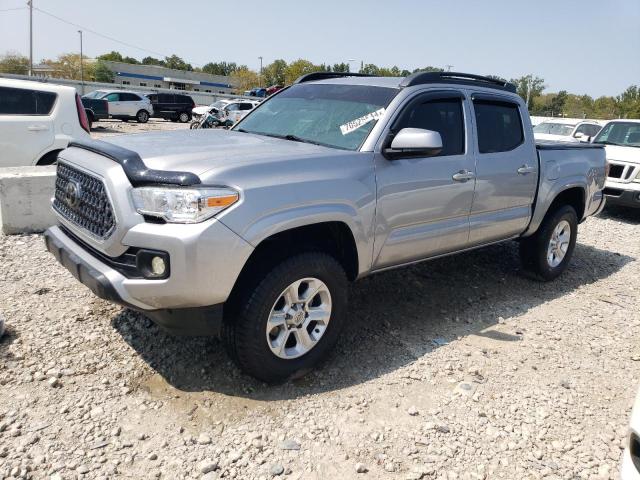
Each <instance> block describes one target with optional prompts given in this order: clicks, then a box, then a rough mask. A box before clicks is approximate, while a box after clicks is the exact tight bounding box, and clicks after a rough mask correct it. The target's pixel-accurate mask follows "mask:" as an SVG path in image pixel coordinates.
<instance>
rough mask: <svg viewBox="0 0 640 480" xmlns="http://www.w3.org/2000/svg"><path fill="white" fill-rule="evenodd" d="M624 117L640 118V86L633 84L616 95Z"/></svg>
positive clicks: (620, 113) (619, 108)
mask: <svg viewBox="0 0 640 480" xmlns="http://www.w3.org/2000/svg"><path fill="white" fill-rule="evenodd" d="M616 102H617V104H618V113H619V115H620V117H622V118H640V86H638V85H632V86H630V87H629V88H627V89H626V90H625V91H624V92H622V93H621V94H620V95H618V96H617V97H616Z"/></svg>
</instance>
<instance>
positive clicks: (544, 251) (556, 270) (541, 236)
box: [520, 205, 578, 281]
mask: <svg viewBox="0 0 640 480" xmlns="http://www.w3.org/2000/svg"><path fill="white" fill-rule="evenodd" d="M577 235H578V216H577V215H576V211H575V210H574V208H573V207H571V206H569V205H564V206H562V207H560V208H558V209H556V210H555V211H553V212H550V213H548V214H547V216H546V217H545V219H544V220H543V221H542V224H541V225H540V228H539V229H538V231H537V232H536V233H535V234H533V235H532V236H531V237H528V238H525V239H523V240H522V241H521V242H520V259H521V260H522V265H523V267H524V269H525V270H527V271H528V272H530V273H532V274H533V275H534V276H536V277H537V278H539V279H540V280H544V281H549V280H553V279H555V278H557V277H558V276H559V275H560V274H561V273H562V272H564V271H565V270H566V268H567V266H568V265H569V262H570V261H571V256H572V255H573V250H574V249H575V246H576V238H577Z"/></svg>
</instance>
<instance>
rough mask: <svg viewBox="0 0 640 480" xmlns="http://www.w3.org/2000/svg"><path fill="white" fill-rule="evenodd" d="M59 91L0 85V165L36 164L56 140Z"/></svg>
mask: <svg viewBox="0 0 640 480" xmlns="http://www.w3.org/2000/svg"><path fill="white" fill-rule="evenodd" d="M56 101H57V94H55V93H53V92H40V91H36V90H31V89H22V88H10V87H0V167H15V166H25V165H34V164H35V163H36V162H37V161H38V160H39V159H40V157H41V156H42V155H44V154H45V153H46V151H47V150H48V149H49V147H51V145H52V144H53V141H54V139H55V132H54V125H53V119H54V117H53V114H54V113H55V109H56Z"/></svg>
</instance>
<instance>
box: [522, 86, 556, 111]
mask: <svg viewBox="0 0 640 480" xmlns="http://www.w3.org/2000/svg"><path fill="white" fill-rule="evenodd" d="M530 98H531V78H527V109H528V108H529V99H530ZM552 116H553V114H552Z"/></svg>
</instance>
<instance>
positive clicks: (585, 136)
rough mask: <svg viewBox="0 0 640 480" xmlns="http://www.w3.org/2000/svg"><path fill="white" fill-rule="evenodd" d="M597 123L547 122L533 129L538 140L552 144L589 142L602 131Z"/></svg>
mask: <svg viewBox="0 0 640 480" xmlns="http://www.w3.org/2000/svg"><path fill="white" fill-rule="evenodd" d="M601 128H602V125H600V124H599V123H598V122H596V121H590V120H587V121H577V120H568V119H558V120H547V121H545V122H542V123H540V124H538V125H536V126H535V127H534V128H533V134H534V136H535V138H536V140H547V141H551V142H589V141H591V139H592V138H593V137H595V136H596V134H597V133H598V132H599V131H600V129H601Z"/></svg>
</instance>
